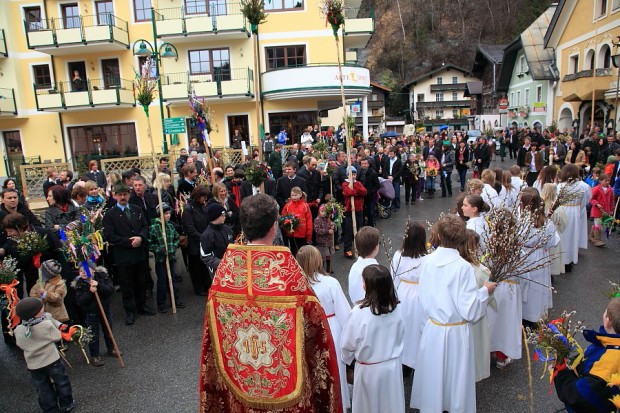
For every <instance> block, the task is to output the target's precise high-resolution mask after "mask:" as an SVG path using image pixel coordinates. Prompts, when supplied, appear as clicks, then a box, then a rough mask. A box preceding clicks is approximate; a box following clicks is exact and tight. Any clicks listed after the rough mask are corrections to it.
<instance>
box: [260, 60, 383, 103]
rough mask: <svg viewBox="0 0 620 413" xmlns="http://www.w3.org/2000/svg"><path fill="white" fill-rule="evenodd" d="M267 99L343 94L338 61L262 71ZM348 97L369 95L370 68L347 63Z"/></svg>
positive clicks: (344, 71) (344, 72)
mask: <svg viewBox="0 0 620 413" xmlns="http://www.w3.org/2000/svg"><path fill="white" fill-rule="evenodd" d="M262 76H263V97H265V99H294V98H304V97H321V96H340V74H339V72H338V65H337V64H335V63H325V64H315V65H313V64H310V65H305V66H299V67H282V68H279V69H274V70H271V71H269V72H265V73H263V74H262ZM342 77H343V84H344V92H345V96H346V98H357V97H360V96H364V95H369V94H370V91H371V88H370V72H369V71H368V69H366V68H365V67H361V66H356V65H344V66H343V67H342Z"/></svg>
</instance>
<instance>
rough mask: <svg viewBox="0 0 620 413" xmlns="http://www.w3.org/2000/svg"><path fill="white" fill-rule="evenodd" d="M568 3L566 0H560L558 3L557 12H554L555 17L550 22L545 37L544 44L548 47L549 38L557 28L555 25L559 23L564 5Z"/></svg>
mask: <svg viewBox="0 0 620 413" xmlns="http://www.w3.org/2000/svg"><path fill="white" fill-rule="evenodd" d="M565 4H566V0H560V1H559V2H558V4H557V7H556V9H555V12H554V13H553V17H552V18H551V22H549V28H548V29H547V31H546V32H545V38H544V46H545V47H547V46H548V44H549V39H551V35H552V34H553V31H554V30H555V26H556V24H557V23H558V19H559V18H560V14H562V10H563V9H564V5H565Z"/></svg>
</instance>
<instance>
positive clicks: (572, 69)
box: [568, 55, 579, 75]
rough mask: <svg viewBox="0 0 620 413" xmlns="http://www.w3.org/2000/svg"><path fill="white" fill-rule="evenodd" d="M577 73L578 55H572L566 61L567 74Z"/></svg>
mask: <svg viewBox="0 0 620 413" xmlns="http://www.w3.org/2000/svg"><path fill="white" fill-rule="evenodd" d="M577 72H579V55H574V56H571V57H570V58H569V59H568V74H569V75H572V74H575V73H577Z"/></svg>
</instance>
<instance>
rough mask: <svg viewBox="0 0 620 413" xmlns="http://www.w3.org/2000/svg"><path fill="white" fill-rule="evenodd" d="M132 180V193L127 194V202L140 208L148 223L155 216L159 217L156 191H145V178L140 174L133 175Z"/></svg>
mask: <svg viewBox="0 0 620 413" xmlns="http://www.w3.org/2000/svg"><path fill="white" fill-rule="evenodd" d="M132 182H133V194H131V195H130V196H129V203H130V204H131V205H136V206H138V207H140V208H141V209H142V212H144V216H145V217H146V221H147V223H148V224H149V225H150V224H151V222H152V221H153V220H154V219H155V218H159V215H158V214H157V205H158V204H159V199H158V198H157V193H152V192H147V187H146V180H145V179H144V177H143V176H142V175H136V176H134V177H133V178H132Z"/></svg>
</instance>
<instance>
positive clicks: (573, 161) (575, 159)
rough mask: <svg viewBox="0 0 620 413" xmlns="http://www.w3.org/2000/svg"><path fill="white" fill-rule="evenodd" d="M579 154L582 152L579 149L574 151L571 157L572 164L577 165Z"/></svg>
mask: <svg viewBox="0 0 620 413" xmlns="http://www.w3.org/2000/svg"><path fill="white" fill-rule="evenodd" d="M579 152H581V151H580V150H579V149H578V148H575V149H574V150H573V153H571V155H570V163H575V162H576V161H577V156H579Z"/></svg>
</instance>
